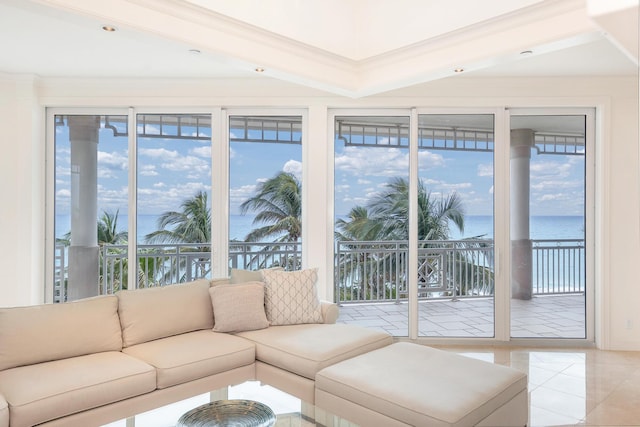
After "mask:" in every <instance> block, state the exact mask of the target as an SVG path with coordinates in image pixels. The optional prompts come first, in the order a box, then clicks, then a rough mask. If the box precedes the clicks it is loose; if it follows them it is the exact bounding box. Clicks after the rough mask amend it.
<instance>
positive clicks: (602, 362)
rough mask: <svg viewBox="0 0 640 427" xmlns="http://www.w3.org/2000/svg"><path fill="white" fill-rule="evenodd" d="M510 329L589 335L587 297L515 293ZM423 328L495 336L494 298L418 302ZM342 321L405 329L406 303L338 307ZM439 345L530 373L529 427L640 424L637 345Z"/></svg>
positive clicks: (521, 333)
mask: <svg viewBox="0 0 640 427" xmlns="http://www.w3.org/2000/svg"><path fill="white" fill-rule="evenodd" d="M511 306H512V336H514V337H540V338H553V337H567V338H583V337H584V322H585V321H584V313H585V309H584V297H583V296H581V295H558V296H540V297H534V298H533V299H532V300H530V301H519V300H512V301H511ZM419 318H420V321H419V322H420V323H419V329H420V334H421V335H427V336H450V337H466V336H480V337H491V336H493V301H492V300H490V299H473V300H471V299H469V300H460V301H455V302H454V301H450V300H440V301H429V302H426V301H424V302H420V303H419ZM338 322H340V323H352V324H359V325H363V326H368V327H371V328H376V329H381V330H385V331H388V332H391V333H392V334H395V335H397V336H406V335H407V305H406V304H404V303H403V304H394V303H390V304H368V305H365V304H359V305H343V306H341V307H340V317H339V318H338ZM436 347H438V348H442V349H444V350H448V351H453V352H456V353H459V354H463V355H465V356H468V357H474V358H478V359H481V360H485V361H488V362H492V363H498V364H501V365H506V366H511V367H513V368H515V369H519V370H521V371H523V372H526V373H527V375H528V380H529V419H530V422H529V426H545V427H550V426H565V427H566V426H640V352H630V351H629V352H615V351H602V350H596V349H574V348H571V349H557V348H553V349H545V348H540V349H537V348H522V347H499V346H474V345H465V346H453V345H452V346H444V345H436Z"/></svg>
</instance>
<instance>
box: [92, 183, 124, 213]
mask: <svg viewBox="0 0 640 427" xmlns="http://www.w3.org/2000/svg"><path fill="white" fill-rule="evenodd" d="M128 202H129V190H128V189H127V187H126V186H124V187H120V188H108V187H105V186H103V185H98V209H99V212H98V214H100V213H101V212H102V211H113V212H115V211H116V210H117V209H118V208H120V207H121V206H127V204H128ZM123 213H125V214H126V212H123Z"/></svg>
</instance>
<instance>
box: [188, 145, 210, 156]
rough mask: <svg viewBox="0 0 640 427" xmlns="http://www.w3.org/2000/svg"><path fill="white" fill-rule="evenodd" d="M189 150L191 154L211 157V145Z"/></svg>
mask: <svg viewBox="0 0 640 427" xmlns="http://www.w3.org/2000/svg"><path fill="white" fill-rule="evenodd" d="M189 152H190V153H191V154H193V155H194V156H198V157H204V158H206V159H210V158H211V146H210V145H206V146H204V147H196V148H194V149H192V150H191V151H189Z"/></svg>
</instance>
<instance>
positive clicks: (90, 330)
mask: <svg viewBox="0 0 640 427" xmlns="http://www.w3.org/2000/svg"><path fill="white" fill-rule="evenodd" d="M78 319H82V321H78ZM0 343H1V344H0V370H4V369H8V368H13V367H16V366H22V365H30V364H33V363H40V362H48V361H51V360H57V359H64V358H67V357H74V356H82V355H84V354H90V353H98V352H103V351H119V350H121V349H122V332H121V331H120V321H119V320H118V298H116V297H115V296H113V295H109V296H102V297H95V298H87V299H84V300H79V301H75V302H67V303H62V304H43V305H35V306H29V307H13V308H2V309H0Z"/></svg>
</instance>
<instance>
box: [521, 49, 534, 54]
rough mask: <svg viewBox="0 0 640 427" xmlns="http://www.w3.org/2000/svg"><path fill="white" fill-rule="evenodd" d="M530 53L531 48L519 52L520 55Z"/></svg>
mask: <svg viewBox="0 0 640 427" xmlns="http://www.w3.org/2000/svg"><path fill="white" fill-rule="evenodd" d="M532 53H533V51H532V50H523V51H522V52H520V55H531V54H532Z"/></svg>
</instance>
